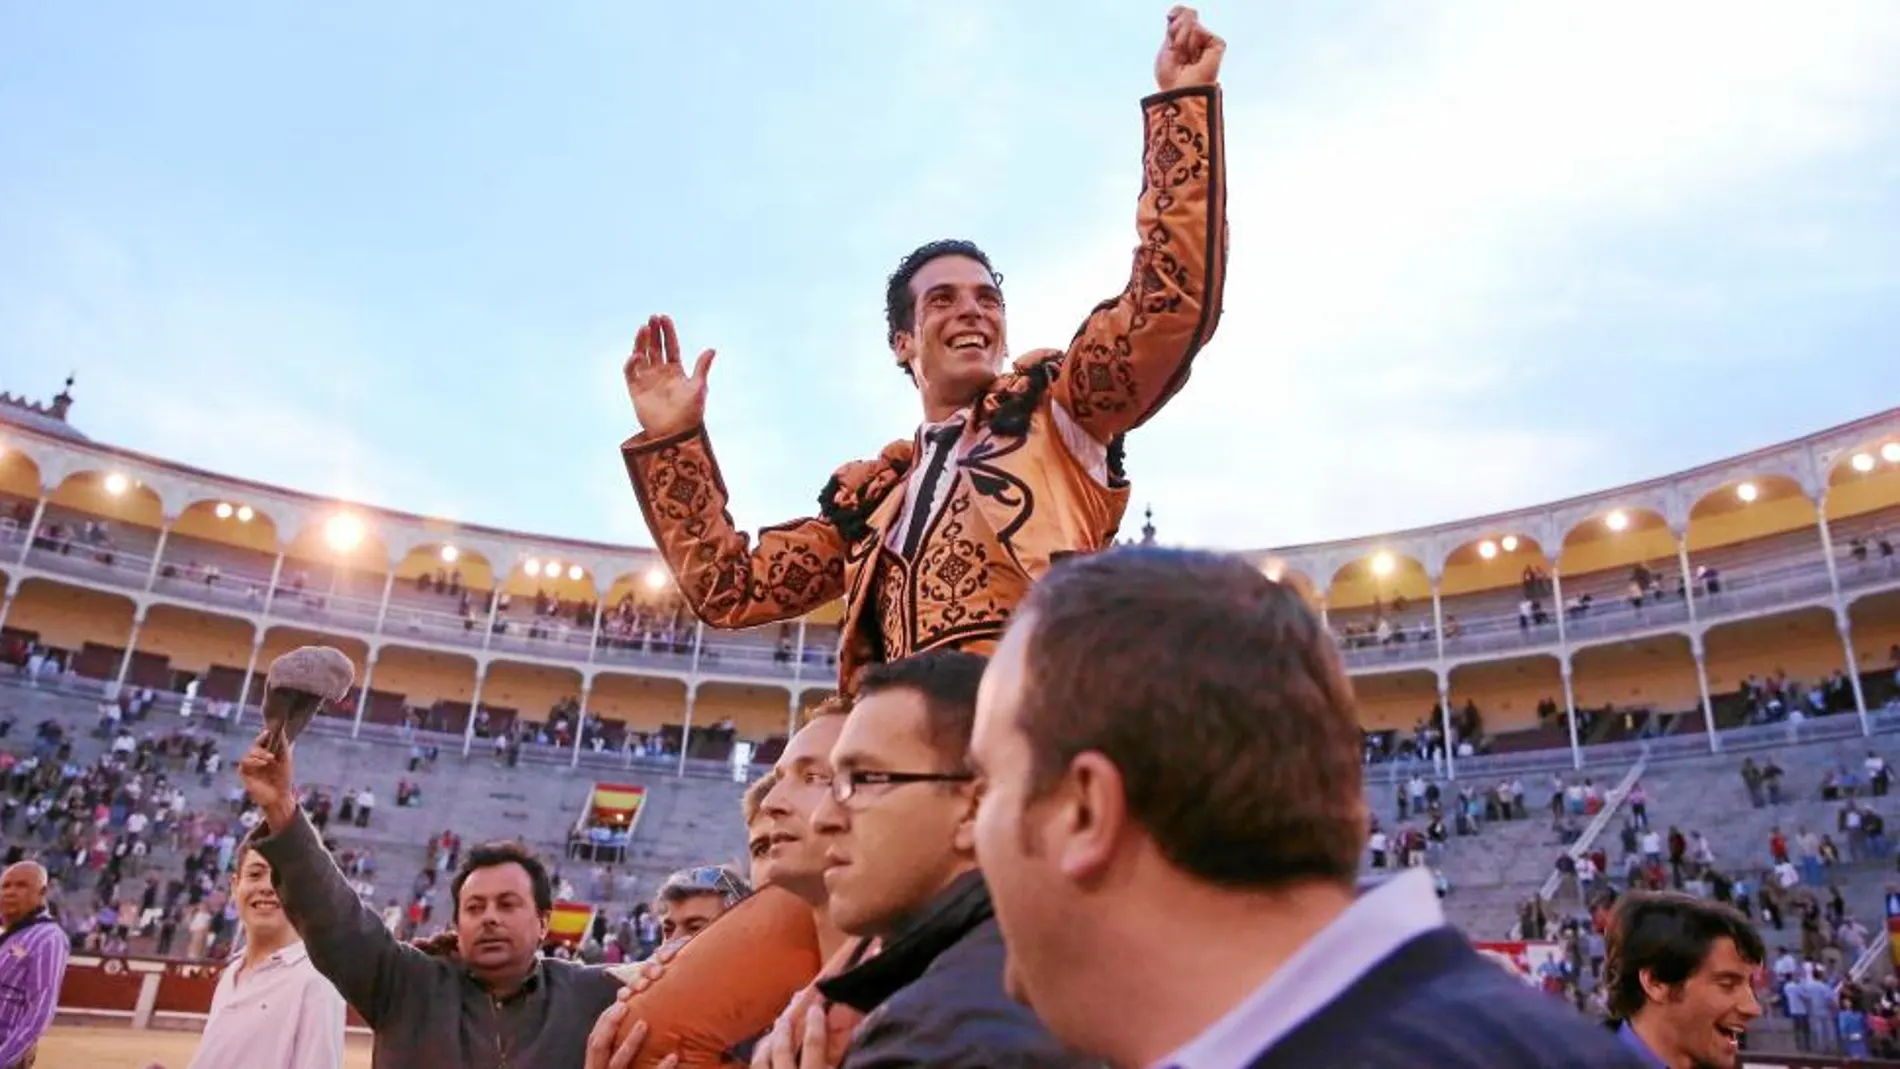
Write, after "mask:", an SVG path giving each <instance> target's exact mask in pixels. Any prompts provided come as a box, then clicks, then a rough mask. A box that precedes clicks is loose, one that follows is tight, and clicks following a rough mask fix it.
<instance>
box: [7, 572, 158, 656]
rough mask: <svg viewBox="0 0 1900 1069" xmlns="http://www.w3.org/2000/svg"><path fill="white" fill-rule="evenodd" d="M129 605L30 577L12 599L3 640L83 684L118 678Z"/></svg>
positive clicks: (115, 598)
mask: <svg viewBox="0 0 1900 1069" xmlns="http://www.w3.org/2000/svg"><path fill="white" fill-rule="evenodd" d="M134 609H135V606H134V605H133V603H132V599H130V598H126V597H120V596H119V595H116V594H107V593H103V592H101V591H97V590H92V589H89V588H86V587H77V586H67V585H66V584H64V583H59V582H55V581H53V580H51V579H40V578H36V577H28V578H26V579H24V580H22V581H21V583H20V589H19V591H18V592H17V593H15V594H14V595H13V608H12V609H11V610H10V611H9V612H8V613H7V626H6V634H7V636H8V637H10V638H17V639H19V640H21V641H23V642H27V643H30V644H32V645H34V646H37V647H39V648H41V649H42V650H43V651H44V652H45V653H46V654H47V655H48V656H50V657H52V658H53V659H55V660H56V661H58V663H59V664H60V666H61V667H62V668H65V669H68V670H70V671H72V672H73V673H74V674H75V675H78V676H81V677H83V678H86V679H95V680H111V679H116V678H118V674H119V665H120V663H121V660H122V659H123V658H124V656H125V644H126V640H127V639H128V638H130V637H131V634H132V617H133V613H134Z"/></svg>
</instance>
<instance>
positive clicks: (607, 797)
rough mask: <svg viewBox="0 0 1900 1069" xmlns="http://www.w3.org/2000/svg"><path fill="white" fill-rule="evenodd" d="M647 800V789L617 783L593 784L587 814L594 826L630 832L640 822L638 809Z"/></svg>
mask: <svg viewBox="0 0 1900 1069" xmlns="http://www.w3.org/2000/svg"><path fill="white" fill-rule="evenodd" d="M646 800H647V789H646V788H645V787H636V786H630V785H625V784H619V783H596V784H594V793H593V797H591V798H589V799H588V802H587V812H588V815H589V816H590V817H592V818H593V822H594V823H595V824H603V825H606V826H607V827H610V828H625V829H627V830H628V831H629V832H631V831H632V830H633V828H634V825H636V824H638V823H639V822H640V808H641V806H642V805H643V804H644V803H645V802H646Z"/></svg>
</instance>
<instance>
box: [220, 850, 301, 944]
mask: <svg viewBox="0 0 1900 1069" xmlns="http://www.w3.org/2000/svg"><path fill="white" fill-rule="evenodd" d="M231 897H232V898H235V899H237V907H238V921H239V922H240V923H242V924H243V925H244V933H245V935H246V937H247V938H249V939H250V941H251V942H253V943H260V944H261V943H275V942H277V941H278V940H279V939H280V938H282V937H283V936H284V935H285V934H287V933H289V929H290V920H289V918H287V917H285V916H284V905H283V903H282V902H280V901H278V899H277V890H276V888H274V887H272V886H271V868H270V862H268V861H266V860H264V855H262V854H260V853H258V852H257V851H255V850H246V851H244V853H243V855H242V856H240V857H239V858H238V868H237V875H236V877H235V878H233V879H232V881H231ZM291 934H294V933H291Z"/></svg>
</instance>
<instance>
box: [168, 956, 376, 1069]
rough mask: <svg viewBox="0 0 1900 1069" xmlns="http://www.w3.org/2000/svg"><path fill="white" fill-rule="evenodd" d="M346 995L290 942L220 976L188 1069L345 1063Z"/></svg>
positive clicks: (313, 1068) (311, 1068)
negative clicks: (247, 967)
mask: <svg viewBox="0 0 1900 1069" xmlns="http://www.w3.org/2000/svg"><path fill="white" fill-rule="evenodd" d="M345 1019H346V1013H345V1010H344V1008H343V996H342V995H339V994H337V991H336V988H334V987H331V986H330V981H328V980H325V979H324V978H323V976H322V974H320V973H318V972H317V967H316V966H315V965H312V964H311V963H310V955H309V953H308V952H306V951H305V950H304V945H303V944H302V943H292V944H290V945H289V946H287V947H285V948H283V949H282V950H279V951H277V952H276V953H274V954H272V955H271V956H269V957H267V958H265V959H264V960H263V961H260V962H258V963H257V965H256V967H255V968H252V969H250V970H248V971H247V970H245V968H244V963H243V961H241V960H240V961H234V962H232V963H231V965H230V966H229V967H228V968H226V969H225V970H224V974H223V975H222V976H219V977H218V988H217V991H216V992H215V993H214V994H213V995H212V996H211V1018H210V1020H208V1021H206V1022H205V1030H204V1036H203V1037H202V1038H201V1039H199V1041H198V1053H197V1054H195V1055H193V1057H192V1059H191V1065H190V1067H189V1069H259V1067H262V1066H269V1067H270V1069H342V1065H343V1025H344V1021H345Z"/></svg>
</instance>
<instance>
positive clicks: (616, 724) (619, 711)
mask: <svg viewBox="0 0 1900 1069" xmlns="http://www.w3.org/2000/svg"><path fill="white" fill-rule="evenodd" d="M587 708H588V711H589V712H590V713H591V714H592V715H593V716H595V717H598V718H599V719H600V727H601V732H602V733H603V735H604V736H605V737H606V738H607V740H608V744H609V747H610V748H613V749H619V748H622V747H623V746H625V745H627V744H631V745H633V746H634V747H636V748H637V749H638V750H640V752H642V753H646V754H649V755H651V756H660V755H662V754H664V753H668V752H671V753H673V754H675V755H677V754H678V753H679V733H680V728H681V726H682V725H683V724H684V723H685V720H686V684H685V683H683V682H681V681H680V680H677V679H663V678H659V677H656V676H639V675H630V674H626V673H621V672H601V673H599V674H597V675H596V676H594V689H593V692H592V694H591V695H590V696H589V697H588V699H587ZM668 725H671V726H672V728H673V730H672V732H671V738H672V740H673V748H672V749H671V750H670V751H668V750H666V749H665V747H664V745H663V740H662V738H661V731H662V729H663V728H665V727H667V726H668Z"/></svg>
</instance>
